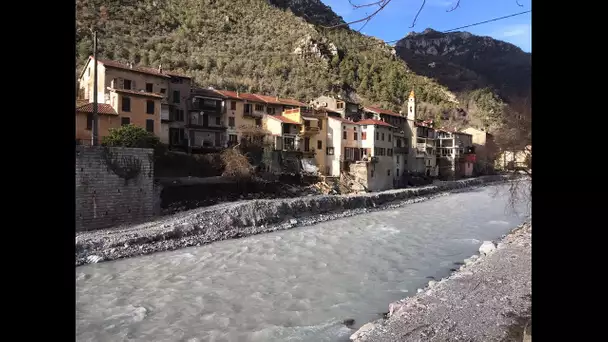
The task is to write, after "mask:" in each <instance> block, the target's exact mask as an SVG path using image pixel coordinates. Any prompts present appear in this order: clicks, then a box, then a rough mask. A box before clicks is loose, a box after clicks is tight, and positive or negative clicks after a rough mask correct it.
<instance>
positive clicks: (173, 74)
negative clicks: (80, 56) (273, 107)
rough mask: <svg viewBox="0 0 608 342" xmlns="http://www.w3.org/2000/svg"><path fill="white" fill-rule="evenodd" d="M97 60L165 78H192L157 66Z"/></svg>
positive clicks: (117, 67) (115, 66) (112, 66)
mask: <svg viewBox="0 0 608 342" xmlns="http://www.w3.org/2000/svg"><path fill="white" fill-rule="evenodd" d="M89 60H93V56H89ZM97 61H98V62H99V63H101V64H103V65H105V66H106V67H110V68H116V69H123V70H130V71H134V72H139V73H143V74H148V75H154V76H159V77H163V78H170V77H181V78H187V79H191V77H190V76H186V75H182V74H180V73H177V72H174V71H169V70H161V71H159V70H158V69H157V68H149V67H144V66H136V65H134V66H133V67H132V68H131V67H130V66H129V65H127V64H123V63H120V62H117V61H112V60H109V59H99V58H98V59H97ZM83 71H84V70H83Z"/></svg>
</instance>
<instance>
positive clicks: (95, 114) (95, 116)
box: [91, 31, 99, 146]
mask: <svg viewBox="0 0 608 342" xmlns="http://www.w3.org/2000/svg"><path fill="white" fill-rule="evenodd" d="M93 62H94V63H95V64H93V129H92V131H91V132H92V137H91V138H92V140H93V141H92V142H91V145H92V146H97V145H99V136H98V135H99V130H98V129H99V118H98V111H97V109H98V108H97V31H93Z"/></svg>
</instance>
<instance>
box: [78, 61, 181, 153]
mask: <svg viewBox="0 0 608 342" xmlns="http://www.w3.org/2000/svg"><path fill="white" fill-rule="evenodd" d="M96 62H97V103H99V104H109V105H110V106H112V108H114V110H115V111H116V112H117V113H118V115H119V117H120V120H121V123H122V124H127V123H132V124H134V125H136V126H139V127H142V128H145V129H147V130H148V131H150V132H154V134H155V135H157V136H158V137H160V139H161V141H163V142H165V143H170V144H177V143H178V141H176V139H172V137H179V136H182V137H183V136H186V135H187V134H186V132H185V128H184V127H185V124H186V122H187V103H186V100H187V99H188V98H189V97H190V94H189V93H190V83H191V82H190V77H188V76H184V75H179V74H176V73H174V72H171V71H166V70H163V69H162V67H161V66H158V68H148V67H143V66H135V65H133V64H123V63H119V62H116V61H112V60H101V59H97V61H96ZM94 66H95V61H94V59H93V57H89V60H88V61H87V63H86V65H85V66H84V68H83V69H82V71H81V73H80V76H79V79H78V95H77V98H79V99H84V100H86V101H88V102H93V101H94V94H93V92H94V81H95V79H94ZM161 106H163V108H162V110H161ZM161 111H162V112H163V118H162V121H163V124H162V125H161ZM151 120H154V122H151ZM161 127H162V129H161ZM170 132H173V133H174V134H170Z"/></svg>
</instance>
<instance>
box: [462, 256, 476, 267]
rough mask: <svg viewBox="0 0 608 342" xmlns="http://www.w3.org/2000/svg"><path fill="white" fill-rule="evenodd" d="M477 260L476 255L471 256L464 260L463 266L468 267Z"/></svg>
mask: <svg viewBox="0 0 608 342" xmlns="http://www.w3.org/2000/svg"><path fill="white" fill-rule="evenodd" d="M477 259H479V256H478V255H472V256H471V257H470V258H467V259H464V264H465V265H467V266H468V265H470V264H472V263H474V262H475V260H477Z"/></svg>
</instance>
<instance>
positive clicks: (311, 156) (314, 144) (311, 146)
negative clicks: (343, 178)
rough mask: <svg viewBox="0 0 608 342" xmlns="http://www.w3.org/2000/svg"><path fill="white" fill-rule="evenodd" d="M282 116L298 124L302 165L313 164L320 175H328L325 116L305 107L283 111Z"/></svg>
mask: <svg viewBox="0 0 608 342" xmlns="http://www.w3.org/2000/svg"><path fill="white" fill-rule="evenodd" d="M282 116H284V117H286V118H287V119H289V120H291V121H293V122H297V123H299V124H300V132H299V135H298V139H299V141H298V143H297V144H298V146H299V150H300V151H301V152H302V158H303V159H305V160H304V163H310V164H314V166H316V167H317V168H318V170H319V172H320V173H321V174H324V175H326V174H327V173H328V168H327V161H326V159H327V157H326V149H325V148H326V141H327V115H326V113H325V112H323V111H317V110H314V109H312V108H307V107H296V108H291V109H285V110H284V111H283V113H282Z"/></svg>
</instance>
